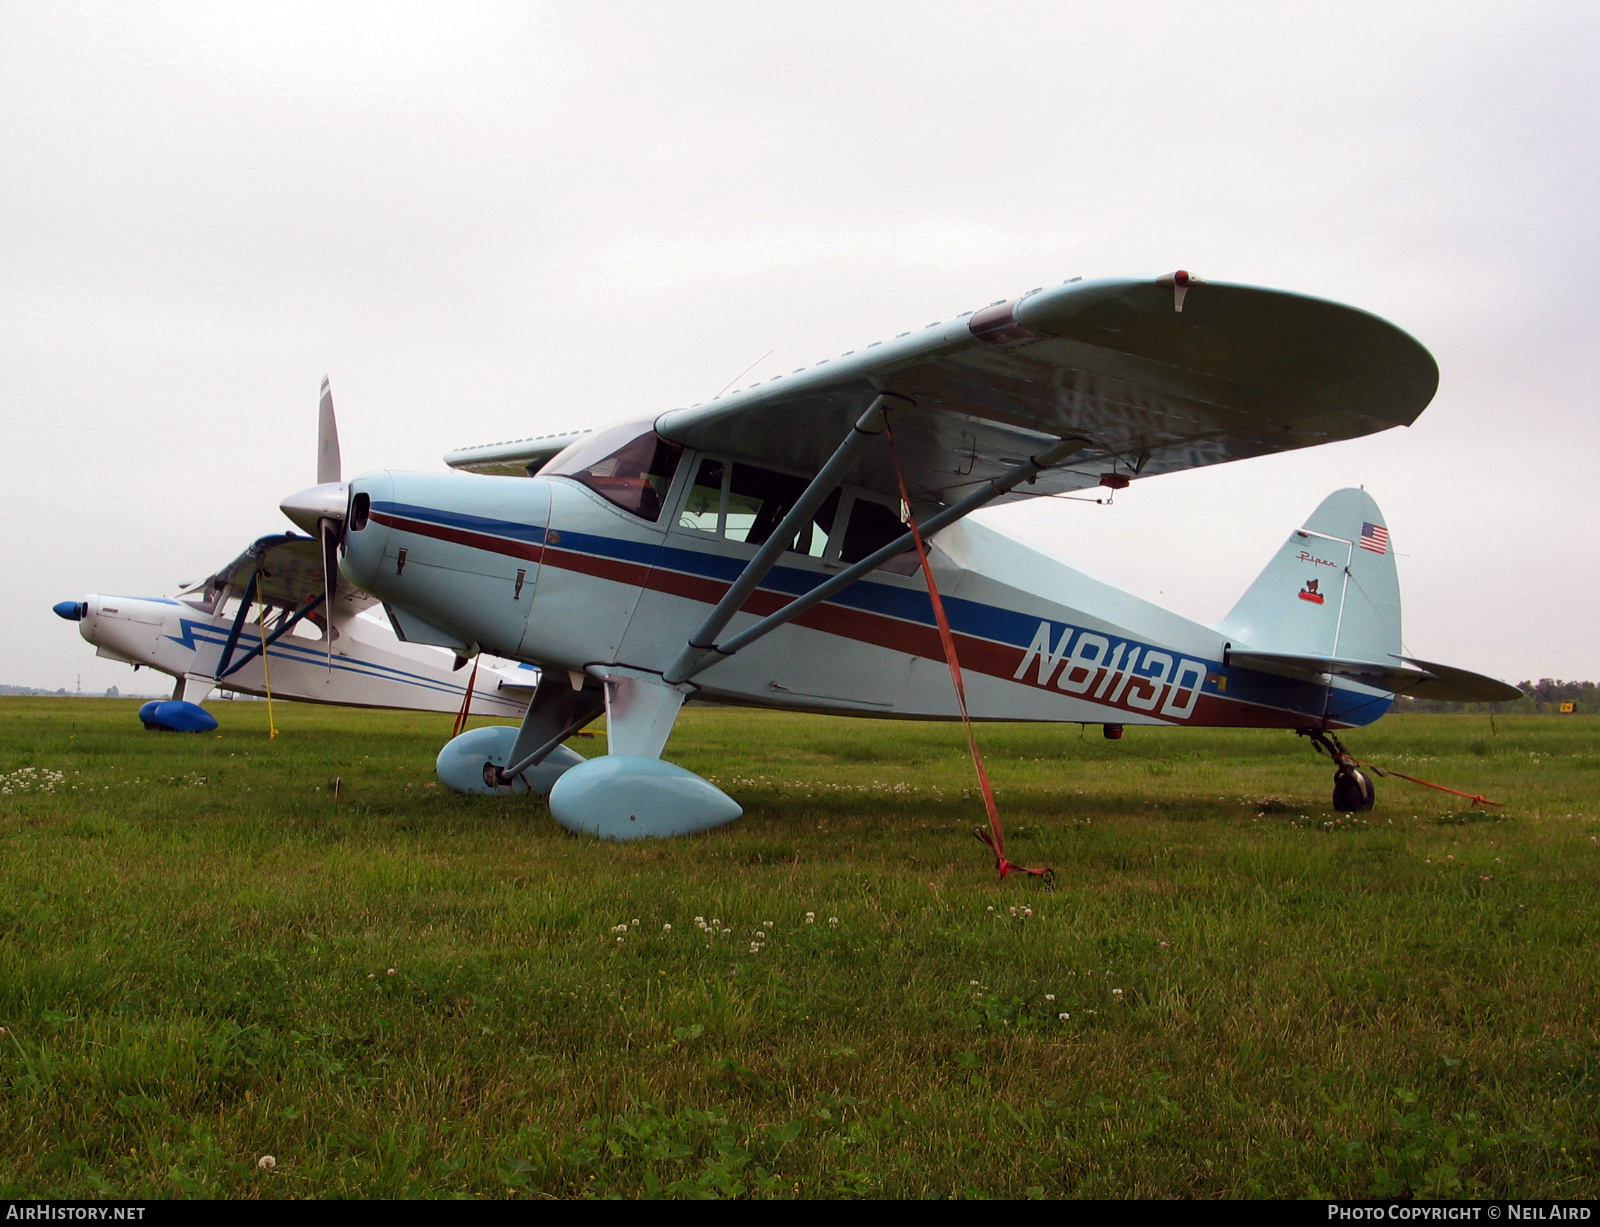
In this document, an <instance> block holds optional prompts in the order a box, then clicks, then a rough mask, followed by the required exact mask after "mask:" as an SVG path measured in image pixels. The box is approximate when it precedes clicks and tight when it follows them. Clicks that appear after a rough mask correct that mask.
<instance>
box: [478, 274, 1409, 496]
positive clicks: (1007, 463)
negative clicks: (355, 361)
mask: <svg viewBox="0 0 1600 1227" xmlns="http://www.w3.org/2000/svg"><path fill="white" fill-rule="evenodd" d="M1438 379H1439V375H1438V367H1437V366H1436V365H1435V364H1434V361H1433V358H1432V357H1431V356H1430V355H1429V353H1428V351H1427V350H1426V349H1424V348H1423V347H1422V346H1421V345H1420V344H1419V343H1418V342H1417V341H1416V340H1414V339H1413V338H1412V337H1410V336H1409V335H1407V334H1406V333H1404V332H1402V331H1401V330H1400V329H1398V328H1396V327H1394V326H1393V325H1392V324H1389V323H1386V322H1385V321H1383V320H1381V319H1379V318H1377V317H1376V316H1373V315H1369V314H1367V313H1366V312H1364V311H1357V310H1355V309H1353V308H1351V307H1345V306H1340V305H1339V304H1337V303H1331V302H1326V301H1323V300H1321V299H1316V298H1307V297H1304V296H1301V295H1297V294H1288V293H1284V292H1282V291H1278V290H1265V289H1257V288H1253V287H1250V286H1241V285H1229V284H1224V283H1202V282H1198V281H1194V280H1192V279H1189V278H1187V275H1179V276H1176V277H1167V278H1162V279H1159V280H1150V281H1131V280H1116V281H1110V280H1108V281H1079V282H1069V283H1068V284H1066V285H1062V286H1058V287H1056V288H1054V289H1050V290H1036V291H1033V292H1032V293H1029V294H1026V295H1024V296H1023V297H1022V298H1020V299H1018V300H1016V301H1014V302H1001V303H995V304H993V305H992V306H990V307H987V308H985V309H984V310H982V311H977V312H972V313H968V314H967V315H965V316H961V317H958V318H956V319H954V320H951V321H949V322H946V323H935V324H929V325H928V326H927V327H925V328H923V329H922V330H921V331H918V332H915V333H902V334H901V335H900V336H898V337H896V338H895V339H894V340H892V341H885V342H883V343H881V344H878V343H874V344H873V345H870V346H867V347H866V348H865V349H862V350H860V351H853V352H851V353H847V354H844V355H842V356H841V357H839V358H836V359H832V360H828V361H824V362H819V363H817V364H816V365H815V366H813V367H810V368H808V369H804V370H800V371H796V372H794V373H793V374H790V375H785V376H779V377H775V378H773V379H771V380H769V381H767V382H766V383H763V384H760V385H753V386H751V387H749V388H745V389H744V390H742V391H738V392H734V393H731V394H729V395H727V396H723V397H720V398H718V399H715V400H713V401H710V402H708V403H705V404H700V405H695V406H693V407H691V408H687V409H677V410H673V411H671V412H668V413H665V414H663V415H662V416H661V417H660V418H659V419H658V421H657V423H656V425H657V429H658V430H659V431H660V432H661V433H662V434H663V435H664V436H666V437H667V438H669V439H672V440H674V441H676V442H680V443H683V444H686V445H688V446H692V447H697V448H705V449H708V450H711V451H715V452H720V453H722V454H725V455H731V456H734V457H737V458H741V459H746V460H750V461H754V462H762V463H766V464H769V465H773V466H782V467H787V468H790V469H793V470H795V471H798V472H802V473H807V472H815V471H816V470H817V469H818V468H820V467H821V465H822V464H823V462H824V461H825V460H826V459H827V458H828V456H829V455H830V454H831V453H832V451H833V449H834V448H835V447H837V446H838V444H839V442H840V440H842V439H843V438H844V437H845V433H846V432H847V431H848V429H849V427H850V425H851V423H852V422H853V421H854V420H855V419H856V417H857V416H858V415H859V414H860V413H861V411H862V410H863V409H865V408H866V406H867V405H868V404H869V403H870V402H871V400H872V398H873V397H874V396H875V395H876V394H877V393H878V392H880V391H887V392H894V393H897V394H898V395H900V396H903V397H907V398H909V399H911V400H913V401H915V402H916V407H915V408H914V409H907V410H901V411H898V412H896V413H895V414H894V418H893V425H894V431H895V441H896V445H897V447H898V449H899V453H900V457H901V462H902V464H903V465H904V466H905V468H906V475H907V480H908V482H909V483H910V485H911V488H912V491H913V494H914V495H915V496H920V497H922V498H926V499H929V500H932V501H935V502H940V503H947V502H949V501H951V500H952V499H953V498H956V497H959V496H961V495H963V494H965V493H966V492H968V491H969V490H970V489H971V488H972V487H973V486H975V485H977V484H979V483H981V482H983V481H985V480H987V479H989V478H992V477H996V476H999V475H1000V474H1002V473H1003V472H1005V471H1006V470H1007V469H1009V468H1011V467H1012V466H1013V465H1015V464H1016V463H1017V462H1018V461H1020V460H1022V459H1024V458H1026V457H1027V456H1028V455H1029V454H1030V453H1031V452H1037V451H1039V450H1040V448H1041V447H1042V446H1043V445H1044V444H1045V443H1047V442H1049V441H1051V440H1054V439H1057V438H1072V437H1076V438H1081V439H1084V440H1086V441H1087V443H1088V447H1087V448H1086V450H1085V451H1083V452H1080V453H1078V454H1077V455H1075V456H1073V457H1072V459H1071V462H1070V463H1069V464H1068V465H1067V466H1065V467H1063V468H1060V469H1056V470H1052V471H1051V472H1049V473H1045V474H1042V475H1041V476H1040V477H1039V479H1038V481H1037V483H1036V484H1034V485H1033V486H1030V487H1026V488H1024V490H1022V491H1019V492H1018V493H1016V494H1014V495H1011V496H1010V497H1012V498H1020V497H1025V496H1026V495H1027V494H1030V493H1031V494H1048V493H1057V492H1063V491H1068V490H1075V489H1082V488H1084V487H1088V486H1093V485H1096V484H1099V483H1100V479H1101V477H1102V476H1103V475H1104V474H1106V473H1112V472H1115V473H1117V474H1120V475H1122V476H1126V477H1130V478H1131V477H1136V476H1150V475H1152V474H1157V473H1169V472H1173V471H1175V470H1179V469H1187V468H1193V467H1197V466H1200V465H1208V464H1220V463H1223V462H1225V461H1229V460H1239V459H1243V458H1245V457H1248V456H1258V455H1262V454H1264V453H1268V452H1280V451H1288V450H1290V449H1293V448H1299V447H1310V446H1312V445H1315V444H1318V443H1328V442H1332V441H1334V440H1337V439H1349V438H1355V437H1357V436H1360V435H1366V434H1371V433H1372V432H1374V431H1379V430H1384V429H1387V428H1388V427H1391V426H1400V425H1408V424H1410V423H1411V422H1412V421H1413V420H1415V418H1416V417H1417V415H1418V414H1420V413H1421V412H1422V410H1423V409H1424V408H1425V407H1426V406H1427V404H1428V402H1429V401H1430V400H1431V399H1432V397H1433V394H1434V391H1435V390H1436V388H1437V387H1438ZM500 446H506V445H500ZM463 454H464V453H462V452H457V453H452V456H451V458H450V462H451V463H454V464H457V467H466V466H465V465H462V464H459V463H458V462H457V461H456V459H455V457H458V456H461V455H463ZM852 480H853V481H854V482H855V483H856V484H859V485H862V486H865V487H866V488H868V489H871V490H876V491H878V492H881V493H883V494H886V495H891V496H893V495H895V494H896V492H897V491H896V484H895V477H894V470H893V468H892V467H891V464H890V459H889V456H888V452H887V449H885V448H881V447H879V448H872V449H870V450H869V451H868V452H867V453H866V455H865V456H864V458H863V459H862V460H861V462H860V465H859V468H858V471H857V473H856V474H855V475H854V477H853V478H852Z"/></svg>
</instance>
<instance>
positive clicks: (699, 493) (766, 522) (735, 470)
mask: <svg viewBox="0 0 1600 1227" xmlns="http://www.w3.org/2000/svg"><path fill="white" fill-rule="evenodd" d="M810 484H811V483H810V480H809V479H807V478H804V477H791V476H790V475H789V474H787V473H774V472H772V470H770V469H758V468H756V467H755V466H754V465H748V464H728V463H727V462H725V461H722V460H712V459H709V458H708V459H704V460H702V461H700V467H699V469H698V470H696V472H695V476H694V484H693V485H692V486H691V487H690V488H689V497H688V499H687V500H686V501H685V503H684V506H683V511H682V512H680V513H679V515H678V527H680V528H690V529H695V530H697V531H699V532H707V533H716V534H718V535H720V536H723V537H726V538H727V539H728V540H729V541H743V542H744V543H745V544H746V545H762V544H764V543H765V542H766V540H767V539H768V538H769V537H771V536H772V534H773V532H774V530H776V529H777V527H778V524H779V523H780V522H781V521H782V520H783V517H784V516H786V515H788V514H789V509H790V508H791V507H793V506H794V505H795V503H796V502H797V501H798V500H799V498H800V496H801V495H802V494H803V493H805V489H806V487H807V486H808V485H810ZM838 512H839V491H837V490H835V491H833V492H832V493H831V494H829V495H828V497H827V498H826V499H824V500H823V502H822V505H821V506H820V507H818V508H817V510H816V511H815V512H814V513H812V516H811V519H810V521H809V522H808V523H806V524H804V525H802V526H801V528H800V530H799V532H797V533H796V534H795V539H794V540H793V541H792V542H790V543H789V544H788V547H787V548H788V549H789V550H791V551H792V552H794V553H797V554H806V555H809V556H810V557H812V558H821V557H822V555H823V552H824V551H825V550H826V549H827V548H828V534H829V533H831V532H832V531H833V521H834V518H835V517H836V516H837V515H838Z"/></svg>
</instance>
